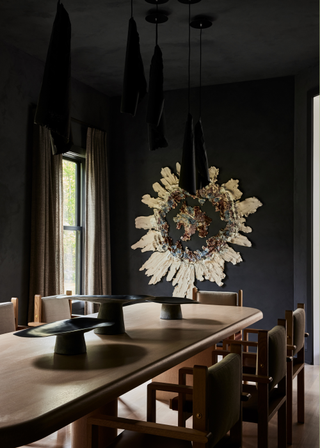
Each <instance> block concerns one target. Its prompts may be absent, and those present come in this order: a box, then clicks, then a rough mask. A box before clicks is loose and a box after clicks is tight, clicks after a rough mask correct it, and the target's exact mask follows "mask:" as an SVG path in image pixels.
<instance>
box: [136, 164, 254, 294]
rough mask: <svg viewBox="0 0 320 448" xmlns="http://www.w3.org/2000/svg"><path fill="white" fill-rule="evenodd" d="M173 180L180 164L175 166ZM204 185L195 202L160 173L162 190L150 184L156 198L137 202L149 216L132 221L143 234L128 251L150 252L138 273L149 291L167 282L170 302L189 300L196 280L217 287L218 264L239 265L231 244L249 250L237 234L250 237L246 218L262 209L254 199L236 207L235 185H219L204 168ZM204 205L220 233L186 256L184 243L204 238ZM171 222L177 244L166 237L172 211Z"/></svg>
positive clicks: (222, 275)
mask: <svg viewBox="0 0 320 448" xmlns="http://www.w3.org/2000/svg"><path fill="white" fill-rule="evenodd" d="M176 171H177V174H178V175H179V173H180V164H179V163H177V164H176ZM209 174H210V183H209V185H208V186H206V187H205V188H202V189H201V190H197V194H196V196H191V195H190V194H189V193H187V192H186V191H185V190H183V189H181V188H180V187H179V178H178V177H177V176H176V175H175V174H174V173H172V172H171V170H170V168H168V167H166V168H163V169H162V170H161V175H162V179H160V181H161V183H162V185H163V186H162V185H160V184H159V183H158V182H156V183H155V184H153V186H152V187H153V190H154V191H155V192H156V193H157V194H158V197H157V198H153V197H151V196H150V195H149V194H146V195H144V196H143V197H142V202H143V203H144V204H146V205H148V207H150V208H151V209H152V210H153V214H152V215H150V216H139V217H137V218H136V220H135V225H136V228H137V229H144V230H147V233H146V234H145V235H144V236H143V237H142V238H141V239H140V240H139V241H138V242H137V243H135V244H133V245H132V246H131V247H132V249H141V251H142V252H146V251H152V252H153V253H152V254H151V256H150V257H149V259H148V260H147V261H146V262H145V263H144V264H143V266H141V268H140V271H142V270H145V271H146V272H145V274H146V275H147V276H148V277H151V279H150V281H149V284H150V285H154V284H156V283H158V282H159V281H161V279H162V278H163V277H164V276H165V275H167V281H169V282H172V285H173V286H174V290H173V293H172V296H173V297H185V296H186V297H188V298H192V289H193V287H194V283H195V281H196V280H199V281H203V280H209V281H211V282H216V283H217V285H219V286H222V285H223V282H222V280H223V279H224V278H225V273H224V264H225V262H230V263H232V264H234V265H235V264H237V263H240V262H241V261H242V258H241V255H240V253H239V252H236V251H235V250H234V249H233V248H232V247H230V246H229V243H231V244H237V245H239V246H246V247H250V246H251V242H250V240H249V239H248V238H247V237H246V236H245V235H243V234H242V233H250V232H251V231H252V229H251V228H250V227H247V226H246V225H245V221H246V218H247V217H248V215H250V214H252V213H255V212H256V210H257V208H258V207H261V206H262V203H261V202H260V201H259V200H258V199H257V198H255V197H252V198H248V199H245V200H244V201H240V198H241V196H242V192H241V191H240V190H239V188H238V185H239V181H238V180H234V179H230V180H229V181H228V182H227V183H225V184H222V185H219V184H218V182H217V177H218V174H219V170H218V168H216V167H214V166H212V167H211V168H209ZM188 199H196V200H197V201H198V203H199V205H195V206H190V205H188V202H187V201H188ZM207 201H209V203H211V204H212V206H213V208H214V211H215V212H218V213H219V214H220V219H221V220H222V221H224V222H225V227H224V228H223V229H221V230H219V232H218V234H217V235H215V236H211V237H210V238H208V239H207V240H206V245H203V246H202V247H201V249H198V250H194V251H193V250H190V249H188V247H187V246H185V247H184V246H183V244H182V241H183V242H186V241H189V240H190V239H191V237H192V235H194V234H196V232H198V235H199V237H200V238H205V237H206V236H207V235H208V229H209V226H210V223H211V221H212V220H211V218H210V217H208V216H207V214H206V213H205V212H204V211H202V210H201V206H203V205H204V204H205V203H206V202H207ZM179 207H180V209H179V212H178V213H177V214H176V216H175V217H174V218H173V221H174V222H175V223H176V227H177V229H181V228H182V227H183V228H184V234H183V236H181V237H180V240H179V241H176V242H174V241H173V239H172V238H171V237H170V235H169V224H168V222H167V215H168V213H169V212H170V211H171V210H172V209H176V208H179ZM240 232H242V233H240Z"/></svg>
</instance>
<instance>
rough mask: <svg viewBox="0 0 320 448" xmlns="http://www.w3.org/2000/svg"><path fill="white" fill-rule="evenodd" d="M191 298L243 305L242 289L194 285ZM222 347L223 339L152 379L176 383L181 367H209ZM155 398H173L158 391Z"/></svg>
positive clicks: (199, 300)
mask: <svg viewBox="0 0 320 448" xmlns="http://www.w3.org/2000/svg"><path fill="white" fill-rule="evenodd" d="M192 299H193V300H194V301H197V302H200V303H204V304H211V305H228V306H243V291H242V290H239V292H226V291H223V292H221V291H199V290H198V289H197V288H196V287H194V288H193V291H192ZM241 334H242V333H241V331H239V332H238V333H236V334H233V333H231V334H230V335H229V336H228V338H229V339H230V340H234V339H239V338H241ZM229 339H228V340H229ZM223 348H224V347H223V341H221V342H220V343H218V344H214V345H212V346H211V347H208V348H207V349H206V350H203V352H201V353H198V354H197V355H194V356H192V357H191V358H189V359H188V360H187V361H184V362H183V363H181V364H179V365H177V366H174V367H172V368H171V369H169V370H167V371H166V372H163V373H162V374H160V375H158V376H157V377H155V378H154V379H153V381H155V382H165V383H177V382H178V378H179V371H180V369H181V368H183V367H190V366H194V365H206V366H207V367H209V366H211V365H212V364H215V363H216V362H217V361H218V355H220V352H217V351H216V350H222V349H223ZM221 353H222V352H221ZM227 354H228V353H227V350H225V355H227ZM189 384H191V381H189ZM157 398H158V399H159V400H171V399H172V398H174V394H169V393H167V392H163V391H158V392H157Z"/></svg>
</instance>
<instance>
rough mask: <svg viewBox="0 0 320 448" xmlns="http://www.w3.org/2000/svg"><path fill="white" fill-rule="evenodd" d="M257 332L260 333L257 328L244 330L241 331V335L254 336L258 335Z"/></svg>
mask: <svg viewBox="0 0 320 448" xmlns="http://www.w3.org/2000/svg"><path fill="white" fill-rule="evenodd" d="M259 331H260V329H258V328H245V329H244V330H242V332H243V334H245V335H246V334H247V333H253V334H254V333H255V334H258V333H259Z"/></svg>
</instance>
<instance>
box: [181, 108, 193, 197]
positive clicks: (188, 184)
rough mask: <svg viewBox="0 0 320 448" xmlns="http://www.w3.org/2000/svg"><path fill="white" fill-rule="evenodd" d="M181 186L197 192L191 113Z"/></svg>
mask: <svg viewBox="0 0 320 448" xmlns="http://www.w3.org/2000/svg"><path fill="white" fill-rule="evenodd" d="M179 187H180V188H183V189H184V190H186V191H187V192H188V193H190V194H192V195H195V194H196V161H195V146H194V135H193V119H192V115H191V114H190V113H189V114H188V118H187V122H186V127H185V131H184V140H183V149H182V163H181V170H180V179H179Z"/></svg>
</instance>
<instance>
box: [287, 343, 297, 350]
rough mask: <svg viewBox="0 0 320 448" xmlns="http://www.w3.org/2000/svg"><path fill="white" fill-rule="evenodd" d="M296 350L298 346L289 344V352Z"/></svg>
mask: <svg viewBox="0 0 320 448" xmlns="http://www.w3.org/2000/svg"><path fill="white" fill-rule="evenodd" d="M295 348H297V346H296V345H289V344H287V350H294V349H295Z"/></svg>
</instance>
